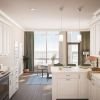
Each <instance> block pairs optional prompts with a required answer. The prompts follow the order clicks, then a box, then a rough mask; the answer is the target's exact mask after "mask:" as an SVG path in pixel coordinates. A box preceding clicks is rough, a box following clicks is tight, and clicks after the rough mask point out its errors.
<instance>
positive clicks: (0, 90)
mask: <svg viewBox="0 0 100 100" xmlns="http://www.w3.org/2000/svg"><path fill="white" fill-rule="evenodd" d="M0 100H9V74H5V75H2V77H0Z"/></svg>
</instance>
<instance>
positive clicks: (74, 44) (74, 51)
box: [67, 31, 80, 65]
mask: <svg viewBox="0 0 100 100" xmlns="http://www.w3.org/2000/svg"><path fill="white" fill-rule="evenodd" d="M78 36H80V33H79V32H77V31H76V32H68V36H67V42H68V57H67V58H68V64H76V65H78V64H79V57H80V56H79V48H80V43H79V42H80V41H79V37H78Z"/></svg>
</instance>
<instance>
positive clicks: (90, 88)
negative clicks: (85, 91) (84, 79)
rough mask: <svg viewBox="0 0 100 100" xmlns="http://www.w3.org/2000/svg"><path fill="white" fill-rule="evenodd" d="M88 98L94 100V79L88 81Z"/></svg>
mask: <svg viewBox="0 0 100 100" xmlns="http://www.w3.org/2000/svg"><path fill="white" fill-rule="evenodd" d="M89 100H96V85H95V81H94V80H92V81H90V83H89Z"/></svg>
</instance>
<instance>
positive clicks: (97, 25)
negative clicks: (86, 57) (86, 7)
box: [90, 10, 100, 55]
mask: <svg viewBox="0 0 100 100" xmlns="http://www.w3.org/2000/svg"><path fill="white" fill-rule="evenodd" d="M98 13H99V14H98ZM90 54H91V55H99V54H100V10H98V11H97V13H95V14H94V18H93V21H92V23H91V26H90Z"/></svg>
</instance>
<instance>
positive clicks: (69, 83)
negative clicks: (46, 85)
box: [52, 72, 88, 100]
mask: <svg viewBox="0 0 100 100" xmlns="http://www.w3.org/2000/svg"><path fill="white" fill-rule="evenodd" d="M56 99H76V100H77V99H85V100H86V99H88V79H87V72H82V73H79V72H78V73H77V72H76V73H74V72H71V73H58V74H57V73H53V75H52V100H56Z"/></svg>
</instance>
